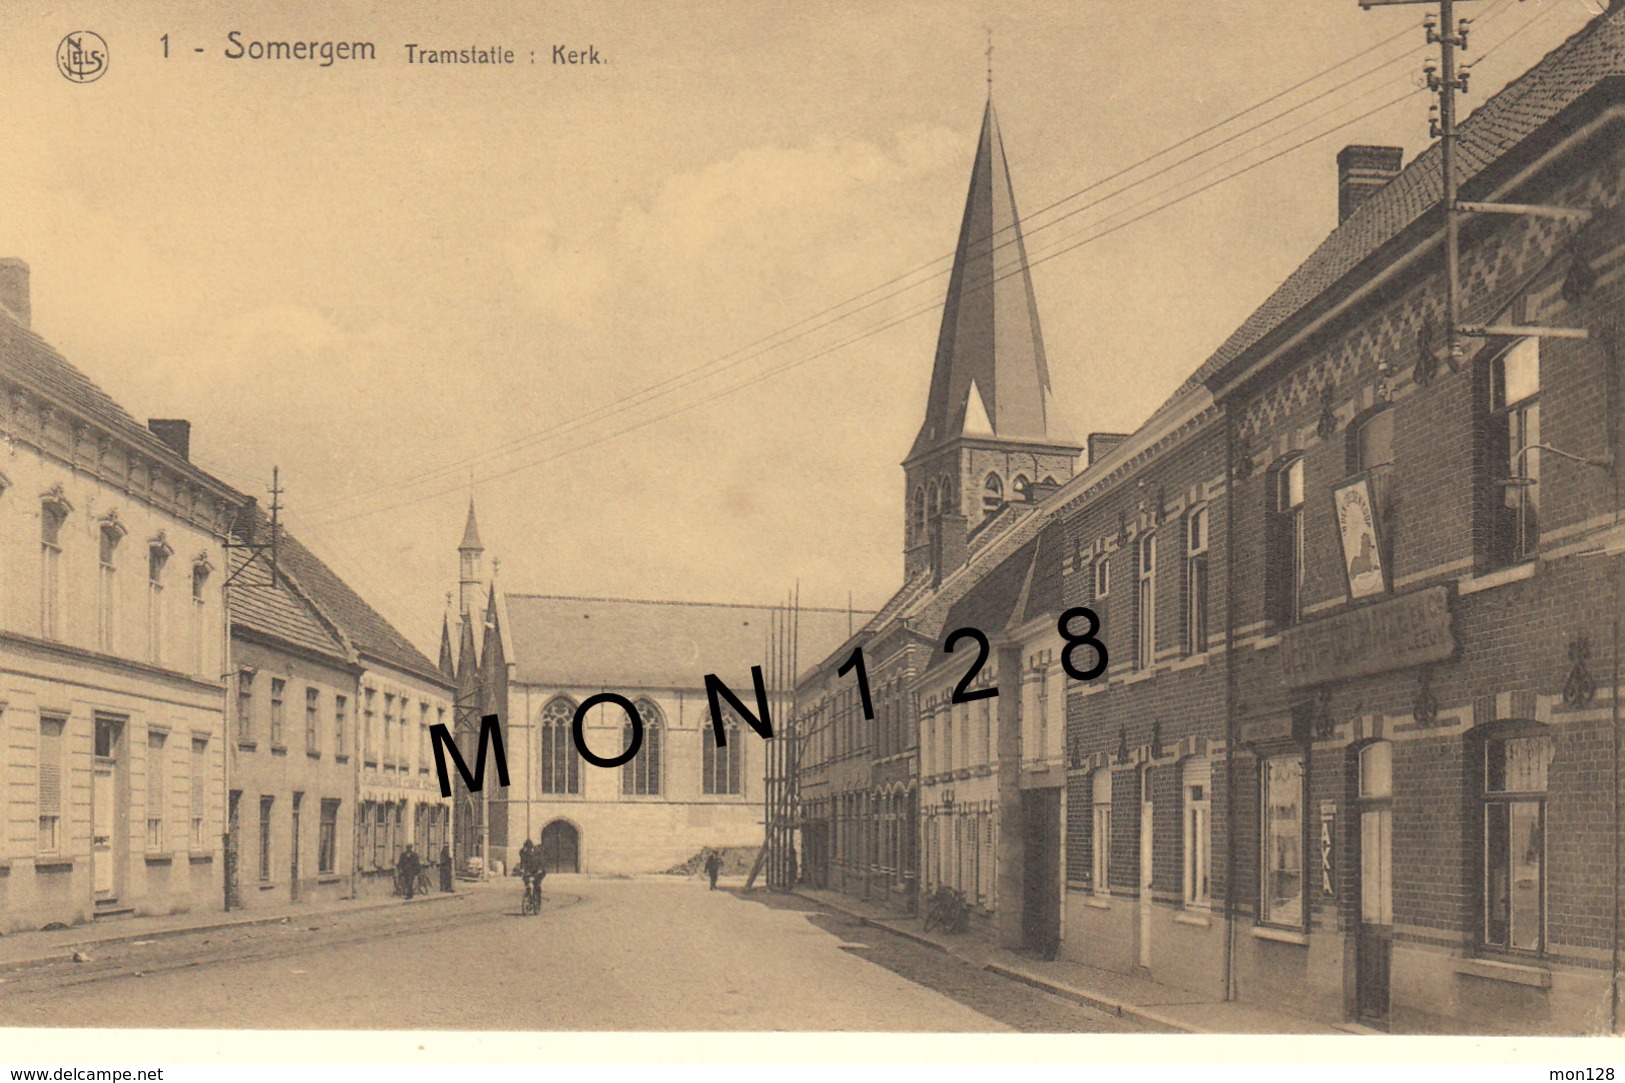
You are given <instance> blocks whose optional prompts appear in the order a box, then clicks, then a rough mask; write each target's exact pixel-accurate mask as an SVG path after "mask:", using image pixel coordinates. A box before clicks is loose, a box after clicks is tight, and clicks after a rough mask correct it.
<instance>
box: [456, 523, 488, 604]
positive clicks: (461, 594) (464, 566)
mask: <svg viewBox="0 0 1625 1083" xmlns="http://www.w3.org/2000/svg"><path fill="white" fill-rule="evenodd" d="M484 554H485V546H483V545H481V544H480V525H479V523H478V522H477V521H475V518H474V498H473V497H472V496H471V497H469V498H468V522H467V523H465V524H464V526H463V540H462V543H461V544H459V545H458V546H457V557H458V561H457V564H458V576H457V595H458V598H457V601H458V609H457V612H458V616H459V617H460V619H461V620H462V621H463V623H465V624H466V623H468V622H469V621H478V620H479V619H480V593H481V590H480V588H481V587H482V586H483V583H482V582H481V580H482V579H483V578H484V576H483V573H482V569H481V567H480V565H481V563H482V561H481V557H483V556H484Z"/></svg>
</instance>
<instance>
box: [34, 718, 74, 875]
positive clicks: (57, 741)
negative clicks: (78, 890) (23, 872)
mask: <svg viewBox="0 0 1625 1083" xmlns="http://www.w3.org/2000/svg"><path fill="white" fill-rule="evenodd" d="M52 726H54V727H55V728H56V732H55V733H47V732H46V730H47V728H48V727H52ZM39 734H40V744H39V756H38V763H37V764H36V771H35V781H36V789H35V791H34V804H35V808H36V811H37V815H38V817H39V833H38V834H37V835H36V836H35V852H36V853H38V854H40V855H41V856H45V857H50V856H55V855H58V854H61V853H62V852H63V842H64V839H63V831H62V809H63V805H64V803H65V802H64V801H63V789H64V787H65V785H66V782H67V778H66V775H67V772H66V771H65V770H64V769H63V764H62V759H63V750H64V748H65V747H66V745H67V739H68V716H67V715H64V714H53V713H51V712H49V711H41V712H40V716H39ZM47 740H49V741H50V742H51V743H50V744H49V745H47ZM47 766H52V767H55V769H56V794H55V796H56V800H55V801H54V802H53V803H52V809H53V811H51V812H47V811H46V807H47V806H46V802H45V775H46V767H47ZM47 820H49V821H50V824H49V828H50V838H49V840H47V838H46V828H47V824H46V821H47Z"/></svg>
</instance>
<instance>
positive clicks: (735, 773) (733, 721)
mask: <svg viewBox="0 0 1625 1083" xmlns="http://www.w3.org/2000/svg"><path fill="white" fill-rule="evenodd" d="M722 725H723V729H724V731H725V733H726V734H727V744H726V745H724V746H723V747H721V748H718V747H717V734H716V728H715V727H714V726H713V725H712V723H711V715H710V713H709V712H707V713H706V716H705V719H704V721H703V722H702V724H701V726H702V729H703V731H704V732H703V734H702V737H701V763H700V768H701V771H702V772H703V774H702V777H701V783H702V785H701V790H702V792H704V793H708V794H738V793H743V792H744V789H743V783H744V777H745V742H744V740H743V739H741V737H740V734H741V733H742V732H743V727H741V725H740V723H739V719H738V718H737V717H735V715H734V713H733V711H732V710H730V709H728V708H727V707H724V708H723V709H722Z"/></svg>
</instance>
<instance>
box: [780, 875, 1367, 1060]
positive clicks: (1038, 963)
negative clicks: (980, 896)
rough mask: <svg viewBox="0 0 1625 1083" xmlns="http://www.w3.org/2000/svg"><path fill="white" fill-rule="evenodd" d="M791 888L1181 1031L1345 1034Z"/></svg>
mask: <svg viewBox="0 0 1625 1083" xmlns="http://www.w3.org/2000/svg"><path fill="white" fill-rule="evenodd" d="M796 894H797V895H800V896H801V897H802V898H804V899H808V900H810V901H812V902H816V903H818V904H820V905H821V906H827V907H829V908H830V909H831V910H837V911H840V912H841V913H844V914H847V915H848V916H850V917H854V918H857V919H858V920H859V921H861V922H863V923H864V924H866V925H872V926H875V927H877V928H881V929H885V930H887V931H889V932H893V933H896V934H897V935H899V936H903V937H907V938H908V939H910V940H913V941H916V942H918V943H920V944H924V945H926V946H927V947H932V948H936V949H937V950H938V951H943V952H947V953H948V954H950V955H953V956H954V957H956V958H958V959H960V960H962V961H964V962H966V963H968V964H969V965H971V966H974V967H977V968H978V969H981V970H986V971H989V972H990V973H993V974H998V975H1000V976H1001V977H1005V978H1009V979H1011V980H1013V981H1019V982H1023V983H1025V984H1027V985H1031V986H1034V987H1035V988H1039V989H1043V990H1044V991H1046V992H1049V993H1054V994H1055V995H1057V996H1061V997H1065V998H1066V999H1068V1000H1073V1001H1077V1002H1078V1003H1081V1004H1087V1005H1089V1006H1090V1007H1094V1008H1099V1009H1100V1010H1102V1011H1107V1012H1111V1013H1113V1014H1114V1015H1123V1016H1128V1017H1129V1018H1131V1019H1137V1020H1139V1021H1140V1022H1142V1023H1146V1024H1148V1025H1150V1026H1153V1027H1157V1028H1160V1029H1164V1030H1172V1031H1180V1032H1184V1033H1187V1034H1347V1033H1348V1031H1347V1030H1343V1029H1341V1028H1338V1027H1333V1026H1330V1025H1326V1024H1322V1023H1317V1022H1314V1021H1313V1020H1309V1019H1302V1018H1299V1017H1298V1016H1295V1015H1287V1014H1284V1013H1281V1012H1272V1011H1266V1010H1264V1009H1262V1008H1255V1007H1251V1006H1249V1005H1246V1004H1238V1003H1235V1002H1234V1001H1222V1000H1217V999H1214V998H1212V997H1205V996H1203V995H1202V994H1200V993H1192V992H1189V991H1187V990H1184V989H1176V988H1174V987H1173V986H1169V985H1163V984H1161V983H1159V982H1155V981H1152V980H1151V979H1149V978H1143V977H1139V976H1138V975H1134V974H1120V973H1117V972H1116V971H1112V970H1101V969H1100V968H1098V967H1092V966H1084V965H1083V964H1082V963H1067V962H1045V961H1044V960H1041V959H1033V958H1029V957H1027V956H1024V955H1017V954H1015V953H1014V952H1009V951H1003V950H1001V949H999V948H995V947H994V946H993V945H991V944H989V943H988V942H987V941H986V940H984V939H982V938H981V937H978V936H975V935H964V934H961V935H958V936H947V935H944V934H942V933H928V932H926V931H925V929H924V927H923V923H922V922H921V921H920V920H919V919H918V918H908V917H900V916H898V915H896V914H893V913H890V912H888V911H884V910H882V909H880V908H879V907H875V906H871V905H869V904H867V903H865V902H863V901H862V900H859V899H853V898H851V897H849V896H846V895H842V894H840V893H839V892H835V891H822V890H818V889H816V888H802V889H798V890H797V891H796Z"/></svg>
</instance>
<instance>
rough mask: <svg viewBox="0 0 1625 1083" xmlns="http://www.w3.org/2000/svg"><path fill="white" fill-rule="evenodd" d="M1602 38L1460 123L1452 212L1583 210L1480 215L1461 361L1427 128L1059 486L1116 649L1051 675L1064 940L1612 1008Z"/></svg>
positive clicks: (1235, 974)
mask: <svg viewBox="0 0 1625 1083" xmlns="http://www.w3.org/2000/svg"><path fill="white" fill-rule="evenodd" d="M1622 42H1625V13H1622V12H1621V11H1620V10H1619V8H1618V7H1617V6H1616V7H1615V9H1613V10H1612V11H1610V12H1609V13H1607V14H1605V15H1603V16H1599V17H1598V18H1597V19H1596V20H1594V21H1593V22H1592V23H1591V24H1590V25H1589V26H1588V27H1587V28H1586V29H1585V30H1583V31H1582V32H1581V33H1579V34H1577V35H1576V36H1575V37H1574V38H1573V39H1571V40H1570V41H1569V42H1568V43H1566V44H1565V45H1564V46H1563V47H1561V48H1559V49H1558V50H1556V51H1554V52H1553V53H1552V54H1551V55H1549V56H1548V57H1547V58H1546V59H1545V60H1544V61H1543V62H1542V63H1541V64H1540V65H1538V66H1537V67H1535V68H1534V69H1532V70H1531V71H1530V72H1528V73H1526V74H1525V75H1524V76H1523V77H1521V78H1520V79H1518V80H1517V81H1515V82H1513V83H1512V84H1510V85H1509V86H1508V87H1507V88H1506V89H1504V90H1503V91H1501V92H1500V93H1499V94H1497V95H1495V96H1494V97H1493V98H1491V99H1490V100H1489V101H1487V102H1486V103H1485V104H1484V105H1483V106H1482V107H1481V108H1480V109H1479V110H1478V111H1477V112H1476V113H1475V114H1474V115H1473V116H1472V117H1471V118H1469V119H1468V120H1467V121H1466V122H1465V123H1464V124H1463V126H1462V129H1461V149H1462V156H1461V162H1460V166H1459V168H1460V169H1461V176H1460V178H1459V179H1460V181H1461V184H1462V198H1463V199H1465V200H1469V201H1471V200H1480V201H1497V202H1511V203H1538V204H1550V205H1557V206H1563V207H1569V208H1578V209H1583V210H1586V211H1589V212H1590V217H1589V219H1588V220H1587V221H1586V222H1584V223H1583V224H1577V223H1576V222H1575V221H1574V220H1572V219H1570V218H1561V217H1559V218H1550V217H1513V216H1500V215H1497V216H1487V215H1486V216H1484V217H1482V218H1479V219H1473V220H1471V221H1469V223H1468V224H1467V225H1466V226H1465V228H1464V229H1463V233H1462V238H1463V250H1462V251H1463V255H1462V275H1461V280H1462V282H1463V292H1464V305H1465V313H1464V319H1465V323H1466V324H1468V325H1470V326H1475V327H1487V328H1490V329H1492V331H1491V332H1490V333H1485V334H1482V335H1479V336H1478V337H1469V338H1468V339H1467V341H1466V342H1465V343H1464V347H1465V348H1464V351H1463V358H1462V361H1461V364H1460V369H1461V371H1460V372H1456V371H1453V367H1452V366H1450V365H1449V364H1447V363H1446V360H1447V359H1446V358H1445V357H1444V346H1445V336H1444V334H1443V316H1442V311H1443V290H1442V284H1441V281H1440V279H1441V274H1440V272H1441V268H1442V255H1441V252H1440V244H1441V233H1442V231H1441V229H1440V223H1439V217H1438V215H1437V213H1436V208H1437V201H1438V197H1439V187H1440V184H1439V165H1438V150H1437V148H1436V147H1435V148H1433V149H1430V150H1429V151H1428V152H1426V153H1424V154H1423V155H1422V156H1421V157H1420V158H1418V159H1417V160H1416V161H1415V162H1413V163H1411V164H1410V165H1409V166H1408V167H1406V168H1404V169H1401V168H1400V161H1399V152H1398V151H1396V150H1394V149H1392V148H1376V147H1352V148H1348V149H1347V150H1345V151H1344V152H1343V154H1341V155H1340V156H1339V160H1338V166H1339V172H1340V185H1339V189H1340V192H1339V195H1340V199H1339V212H1340V216H1341V220H1340V222H1339V225H1338V227H1337V229H1336V230H1335V231H1334V232H1333V233H1332V234H1331V235H1330V237H1329V238H1328V239H1327V240H1326V241H1325V242H1324V243H1323V244H1322V245H1321V246H1320V247H1319V248H1318V249H1317V250H1316V251H1315V252H1314V253H1313V254H1312V255H1311V256H1310V257H1309V259H1308V260H1307V261H1306V262H1305V263H1304V264H1303V265H1302V266H1301V267H1300V268H1299V269H1298V270H1297V271H1295V272H1294V273H1293V274H1292V275H1291V276H1290V277H1289V278H1288V279H1287V281H1286V282H1285V283H1284V284H1283V286H1282V287H1281V288H1280V289H1279V290H1278V291H1277V292H1276V293H1275V294H1274V295H1272V296H1271V297H1270V298H1269V299H1268V300H1267V301H1266V302H1265V304H1264V305H1263V306H1262V307H1261V308H1260V309H1259V310H1258V311H1257V312H1256V313H1255V314H1254V315H1253V316H1252V317H1251V318H1249V320H1248V321H1247V322H1246V323H1245V324H1244V325H1243V326H1242V327H1241V328H1240V329H1239V330H1238V331H1237V332H1236V333H1235V334H1234V335H1233V336H1232V337H1231V339H1230V340H1229V341H1228V342H1226V343H1225V345H1224V346H1223V347H1221V349H1220V350H1219V351H1218V353H1217V354H1216V355H1215V356H1214V357H1213V358H1211V359H1209V360H1208V361H1207V362H1206V363H1205V364H1204V365H1203V366H1202V367H1201V369H1200V370H1199V371H1198V372H1197V373H1196V374H1195V376H1193V377H1192V379H1191V380H1190V381H1189V382H1188V383H1187V384H1186V386H1185V387H1184V388H1182V389H1181V390H1180V391H1179V392H1178V393H1177V394H1176V395H1175V396H1174V397H1173V398H1172V399H1171V400H1170V401H1169V402H1168V403H1167V404H1165V405H1164V406H1163V407H1162V408H1161V410H1159V411H1158V412H1157V414H1155V415H1154V416H1153V417H1152V418H1151V419H1150V420H1149V421H1148V422H1147V424H1146V425H1145V426H1143V427H1142V428H1141V429H1140V430H1138V431H1137V432H1136V433H1134V434H1131V435H1130V436H1129V437H1128V438H1127V440H1126V441H1124V442H1123V443H1121V444H1118V445H1117V446H1115V447H1114V448H1112V449H1111V450H1110V451H1109V452H1107V454H1106V455H1105V456H1104V457H1103V459H1102V460H1101V462H1100V464H1099V466H1098V468H1097V466H1096V465H1095V464H1094V463H1091V465H1090V467H1089V469H1087V470H1085V471H1084V472H1083V474H1081V475H1080V476H1079V477H1078V478H1076V479H1074V481H1073V482H1072V483H1070V484H1069V485H1068V486H1066V487H1063V489H1062V491H1061V492H1060V493H1058V494H1057V501H1058V503H1057V504H1056V505H1055V511H1054V514H1055V515H1056V517H1057V518H1059V519H1060V520H1061V521H1062V522H1063V523H1064V524H1065V529H1066V531H1067V534H1068V537H1069V542H1070V546H1071V548H1072V555H1071V560H1070V562H1069V567H1068V568H1067V569H1065V572H1064V574H1063V581H1064V583H1065V587H1064V594H1065V596H1066V598H1067V601H1068V602H1069V604H1080V603H1081V604H1088V605H1090V606H1092V607H1093V608H1095V609H1097V610H1098V611H1099V613H1100V616H1101V617H1102V619H1103V621H1104V625H1105V629H1106V636H1107V639H1108V641H1109V643H1110V645H1111V652H1112V662H1111V665H1110V668H1109V670H1108V673H1107V674H1106V676H1105V678H1104V679H1103V680H1100V681H1095V682H1091V683H1089V684H1084V685H1078V684H1074V685H1072V686H1071V687H1070V690H1069V699H1070V703H1069V735H1068V737H1069V740H1068V763H1069V769H1068V774H1069V780H1068V800H1067V809H1068V811H1067V834H1066V849H1065V855H1066V866H1067V880H1068V890H1067V892H1066V894H1065V897H1064V911H1065V913H1064V930H1063V939H1062V944H1061V952H1062V954H1063V956H1065V957H1069V958H1076V959H1079V960H1080V961H1084V962H1088V963H1092V964H1094V965H1098V966H1103V967H1107V968H1111V969H1118V970H1123V971H1135V970H1140V971H1141V972H1144V973H1148V974H1149V975H1150V976H1152V977H1154V978H1157V979H1158V980H1161V981H1164V982H1167V983H1169V984H1173V985H1179V986H1184V987H1187V988H1191V989H1193V990H1197V991H1201V992H1206V993H1214V992H1219V993H1224V994H1226V995H1229V996H1231V997H1234V998H1237V999H1240V1000H1243V1001H1254V1002H1258V1003H1261V1004H1267V1005H1270V1006H1273V1007H1276V1008H1283V1009H1287V1010H1291V1011H1296V1012H1300V1013H1307V1014H1311V1015H1314V1016H1317V1017H1319V1018H1322V1019H1325V1020H1332V1021H1343V1020H1357V1021H1362V1022H1365V1023H1367V1024H1370V1025H1373V1026H1376V1027H1381V1028H1387V1029H1394V1030H1405V1031H1451V1032H1470V1031H1485V1032H1499V1033H1505V1032H1508V1031H1529V1032H1556V1033H1575V1032H1580V1031H1586V1030H1592V1029H1597V1028H1604V1027H1609V1026H1610V1025H1615V1026H1617V1019H1613V1018H1611V1010H1612V1007H1613V1004H1614V1000H1613V996H1612V990H1611V988H1610V979H1609V972H1610V969H1611V967H1612V966H1613V965H1614V963H1615V962H1617V954H1616V953H1617V947H1618V937H1619V933H1620V930H1619V929H1618V927H1617V926H1616V924H1615V919H1614V915H1615V914H1616V913H1617V907H1616V906H1615V902H1616V901H1617V898H1618V891H1619V881H1618V874H1619V870H1618V865H1617V861H1616V859H1615V857H1614V854H1615V853H1617V849H1616V842H1617V833H1618V830H1619V819H1618V816H1617V808H1618V805H1617V803H1616V800H1615V791H1616V788H1617V785H1618V777H1619V776H1618V769H1619V766H1620V760H1619V739H1618V716H1617V711H1616V707H1615V701H1614V696H1613V694H1612V692H1611V691H1610V690H1609V689H1608V688H1606V687H1603V685H1605V684H1607V683H1610V678H1609V676H1608V674H1609V673H1611V672H1617V670H1614V669H1613V668H1612V666H1613V658H1612V657H1611V653H1612V652H1613V651H1614V650H1615V646H1616V644H1617V640H1616V639H1614V635H1613V629H1614V614H1615V613H1616V612H1617V610H1618V603H1619V601H1620V598H1619V589H1620V588H1619V583H1618V578H1619V576H1620V575H1621V574H1625V569H1621V568H1620V567H1619V565H1618V561H1617V555H1618V554H1619V553H1620V552H1621V551H1622V550H1621V547H1620V545H1619V542H1618V533H1617V523H1618V517H1619V514H1620V510H1621V507H1620V498H1619V490H1618V488H1617V485H1616V482H1615V479H1614V468H1613V466H1612V464H1613V463H1614V462H1615V461H1617V458H1618V454H1619V449H1618V446H1617V442H1618V432H1619V421H1620V417H1619V412H1620V401H1619V395H1618V380H1619V376H1618V371H1617V369H1618V363H1619V361H1618V356H1617V354H1616V353H1615V350H1616V349H1617V341H1618V340H1617V337H1616V335H1617V331H1616V327H1617V322H1616V321H1617V312H1618V309H1619V303H1620V288H1621V287H1620V285H1619V275H1620V272H1619V268H1618V260H1619V256H1620V254H1621V251H1622V248H1621V245H1622V242H1625V235H1622V232H1621V229H1620V224H1619V218H1618V214H1617V212H1616V211H1615V210H1614V209H1613V208H1614V207H1615V206H1616V204H1617V201H1618V198H1619V195H1620V182H1621V166H1622V162H1625V159H1622V157H1621V151H1620V147H1621V145H1622V143H1621V140H1620V133H1621V127H1620V122H1621V120H1622V119H1625V114H1622V113H1621V88H1622V81H1621V80H1620V75H1621V74H1622V72H1621V70H1620V65H1621V59H1620V58H1621V56H1622V55H1625V53H1622V51H1621V44H1622ZM1542 326H1544V327H1564V328H1578V329H1581V330H1583V331H1584V332H1586V334H1587V336H1588V337H1586V338H1584V339H1576V338H1573V337H1558V336H1556V335H1551V334H1542V333H1539V332H1535V333H1519V332H1518V331H1516V330H1515V329H1516V328H1519V327H1523V328H1530V327H1535V328H1539V327H1542ZM1499 328H1507V329H1510V330H1507V331H1505V332H1501V331H1498V330H1493V329H1499ZM1114 464H1116V465H1114ZM1227 478H1229V479H1233V485H1227V483H1226V479H1227ZM1231 750H1233V755H1232V754H1230V752H1231Z"/></svg>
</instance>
